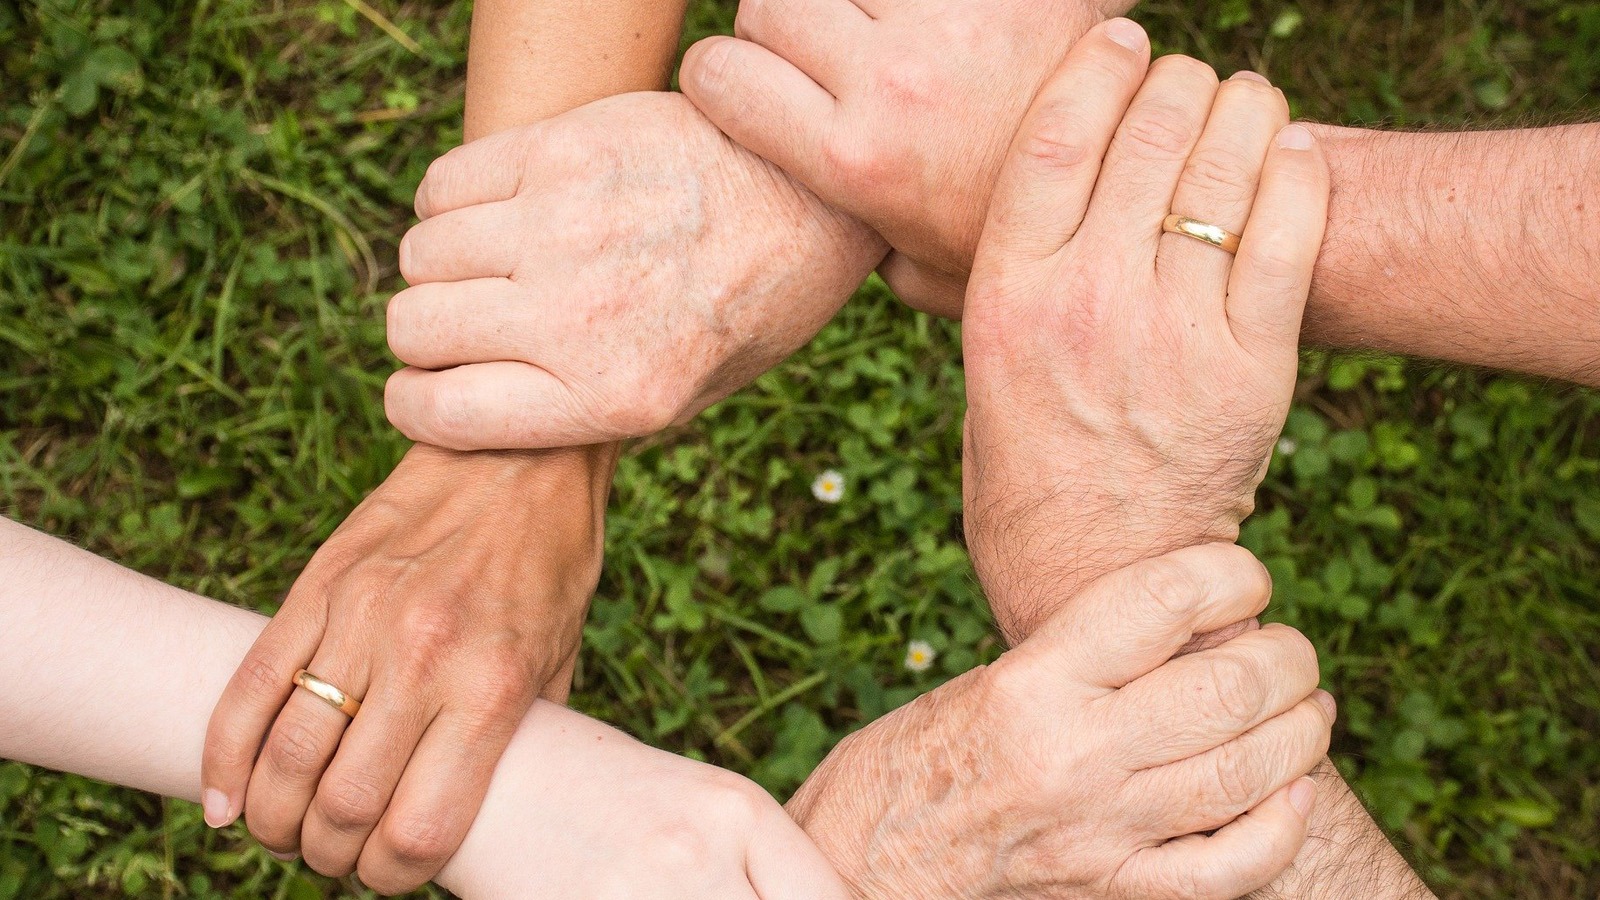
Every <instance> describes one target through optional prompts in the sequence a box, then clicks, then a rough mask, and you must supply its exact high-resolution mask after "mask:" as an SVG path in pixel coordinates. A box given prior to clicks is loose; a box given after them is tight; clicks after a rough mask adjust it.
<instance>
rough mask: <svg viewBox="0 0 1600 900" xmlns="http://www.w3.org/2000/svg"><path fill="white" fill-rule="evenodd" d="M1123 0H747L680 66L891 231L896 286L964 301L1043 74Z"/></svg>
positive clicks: (706, 93) (781, 158)
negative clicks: (1002, 178) (994, 200)
mask: <svg viewBox="0 0 1600 900" xmlns="http://www.w3.org/2000/svg"><path fill="white" fill-rule="evenodd" d="M1130 6H1132V4H1131V3H1128V2H1124V0H1107V2H1092V0H988V2H984V3H971V2H967V0H860V2H851V0H744V2H741V3H740V4H739V16H738V19H737V20H736V22H735V35H736V37H734V38H728V37H721V36H719V37H711V38H706V39H705V40H703V41H701V42H700V43H698V44H696V45H695V46H694V47H693V48H691V49H690V52H689V54H688V55H687V56H686V57H685V59H684V65H683V71H682V72H681V73H680V76H679V80H680V81H681V83H682V85H683V91H684V93H685V94H686V95H687V96H688V97H689V98H690V99H691V100H693V101H694V103H695V105H696V106H698V107H699V108H700V109H701V110H702V111H704V112H705V113H706V115H707V116H709V117H710V118H711V120H712V121H713V122H715V123H716V124H717V126H718V127H720V128H722V129H723V130H724V131H726V132H727V133H728V134H729V135H730V136H731V137H732V138H733V139H734V140H736V141H738V142H739V143H740V144H743V145H744V146H746V147H749V148H750V149H751V150H753V151H755V152H756V153H759V154H760V155H762V156H763V157H765V158H767V159H769V160H771V161H772V162H774V163H776V164H777V165H778V166H779V167H780V168H782V169H783V170H784V171H786V172H788V173H790V174H791V175H793V176H795V177H796V178H797V179H799V180H800V181H801V182H802V183H804V184H805V185H807V186H808V187H809V188H811V190H813V191H815V192H816V193H817V195H818V196H820V197H822V199H823V200H825V201H827V202H828V203H829V204H830V205H831V206H833V207H834V208H835V209H838V210H840V211H841V212H845V213H848V214H850V215H852V216H855V217H856V218H858V219H860V220H862V221H863V222H865V223H867V224H868V225H870V226H871V227H872V228H874V229H875V230H877V232H878V233H879V234H880V235H882V236H883V237H884V239H886V240H887V241H888V242H889V244H890V245H891V246H892V247H893V248H894V252H893V253H892V254H890V256H889V258H888V259H887V260H885V261H884V264H883V267H882V269H881V272H882V273H883V275H884V277H885V279H886V280H888V282H889V284H890V286H891V287H893V288H894V290H895V292H896V293H897V294H899V296H900V298H901V299H902V300H905V301H906V302H907V303H909V304H911V305H912V306H915V307H917V308H919V309H924V310H927V311H929V312H934V313H938V314H940V315H946V316H957V317H958V316H959V315H960V312H961V306H962V299H963V290H964V285H965V283H966V278H967V273H968V271H969V270H970V269H971V268H972V258H973V254H974V253H975V252H976V249H977V244H978V235H979V232H980V231H981V230H982V228H983V221H984V211H985V210H987V209H988V207H989V196H990V194H991V193H992V192H993V190H994V184H995V179H996V178H997V177H998V175H999V171H1000V166H1001V163H1002V162H1003V161H1004V159H1005V154H1006V149H1007V148H1008V147H1009V145H1010V143H1011V138H1012V135H1014V134H1015V133H1016V129H1017V125H1018V123H1019V122H1021V121H1022V116H1023V114H1024V113H1025V112H1026V111H1027V109H1028V104H1029V102H1030V101H1031V100H1032V99H1033V97H1034V95H1035V94H1036V93H1037V91H1038V89H1039V86H1040V84H1042V83H1043V82H1044V80H1045V78H1046V77H1047V76H1048V75H1049V74H1050V73H1051V72H1052V71H1053V70H1054V69H1055V68H1056V66H1057V65H1058V64H1059V63H1060V62H1061V60H1062V58H1063V57H1064V56H1065V55H1066V53H1067V50H1068V49H1069V48H1070V47H1071V46H1072V44H1073V42H1074V41H1076V40H1077V39H1078V38H1079V37H1080V36H1081V35H1082V34H1083V33H1084V32H1085V31H1087V30H1088V29H1089V28H1090V27H1091V26H1093V25H1095V24H1096V23H1098V22H1100V21H1101V20H1102V19H1104V18H1105V17H1106V16H1107V15H1111V14H1116V13H1121V12H1123V11H1126V10H1127V9H1128V8H1129V7H1130Z"/></svg>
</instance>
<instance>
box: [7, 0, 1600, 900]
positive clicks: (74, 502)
mask: <svg viewBox="0 0 1600 900" xmlns="http://www.w3.org/2000/svg"><path fill="white" fill-rule="evenodd" d="M692 6H693V9H692V12H691V17H690V29H689V31H690V34H689V39H693V38H694V37H698V36H701V35H704V34H707V33H711V32H716V31H727V30H728V29H729V28H730V26H731V22H732V17H733V4H732V3H720V2H713V0H696V2H694V3H693V4H692ZM363 7H365V9H366V10H368V11H369V12H370V13H371V15H369V14H367V12H363V11H362V10H363ZM469 12H470V9H469V6H468V5H467V4H448V3H418V2H403V3H402V2H396V0H374V2H373V4H372V5H371V6H370V7H368V6H365V4H360V3H356V2H355V0H267V2H260V0H257V2H245V0H188V2H156V0H124V2H117V3H113V2H110V0H21V2H18V0H0V48H3V49H0V513H3V514H5V515H8V516H11V517H13V518H16V519H19V520H21V521H23V522H25V523H27V524H29V525H32V526H35V527H38V528H42V529H44V530H46V531H49V532H51V533H54V534H57V535H61V536H63V537H66V538H68V539H70V540H72V541H75V542H78V543H81V544H83V545H85V546H88V547H90V548H91V549H93V550H95V551H97V552H99V553H102V554H104V555H106V556H109V557H111V558H113V559H115V560H117V561H119V562H122V563H124V564H127V565H130V566H133V567H136V568H138V569H140V570H141V571H144V572H147V573H149V574H151V575H153V576H156V577H159V578H162V579H165V580H168V581H171V582H174V583H177V584H180V585H182V586H184V587H187V588H191V589H194V590H197V591H200V592H203V593H206V594H209V595H212V596H215V597H219V598H222V599H225V600H227V601H229V602H233V603H237V604H241V605H245V606H250V607H253V608H256V609H260V610H263V611H268V612H270V611H271V610H273V609H274V608H275V603H276V601H277V600H278V598H280V597H281V596H282V595H283V593H284V591H285V590H286V589H287V588H288V586H289V584H290V583H291V582H292V580H293V578H294V576H295V574H296V573H297V572H298V571H299V569H300V568H301V566H302V565H303V564H304V563H305V561H306V560H307V559H308V558H309V556H310V554H311V552H312V551H313V550H314V549H315V547H316V546H317V545H318V543H319V542H320V541H321V540H322V539H323V538H325V537H326V536H327V534H328V533H329V532H331V531H332V529H333V528H334V526H335V525H336V524H337V523H338V522H339V521H340V519H341V518H342V517H343V516H344V515H345V514H346V513H347V512H348V511H349V510H350V509H351V508H352V507H353V506H354V505H355V503H356V502H357V500H358V499H359V498H360V497H361V496H362V495H363V494H364V493H365V492H366V491H368V490H370V489H371V488H372V487H373V486H374V485H376V484H377V483H378V482H379V481H380V480H381V479H382V477H383V475H384V474H385V473H386V472H387V471H388V470H389V468H390V467H391V466H392V465H393V463H394V462H395V461H396V460H397V459H398V457H399V455H400V454H401V452H402V451H403V449H404V443H403V441H402V440H401V439H400V438H399V437H398V436H397V435H396V434H394V433H393V432H392V431H391V430H390V429H389V428H388V426H387V425H386V423H385V422H384V419H383V414H382V409H381V403H380V388H381V385H382V382H383V379H384V377H385V376H386V375H387V374H388V372H389V371H390V370H391V368H392V366H393V362H392V360H391V359H390V358H389V356H388V355H387V352H386V350H385V347H384V340H383V321H382V311H383V303H384V300H385V299H386V297H387V296H388V294H389V293H391V292H393V291H394V290H396V289H397V288H398V287H399V286H400V280H399V277H398V275H397V274H396V271H395V265H394V248H395V244H396V242H397V241H398V239H399V237H400V235H401V234H402V233H403V232H404V230H405V228H406V227H407V226H408V225H409V224H410V222H411V212H410V200H411V194H412V191H413V189H414V188H415V186H416V183H417V181H418V180H419V179H420V178H421V176H422V173H423V171H424V169H425V167H426V165H427V163H428V162H429V161H430V160H431V159H432V158H433V157H435V156H436V155H438V154H439V153H441V152H443V151H444V150H446V149H447V148H449V147H451V146H453V145H454V144H456V143H457V142H458V141H459V138H460V116H461V95H462V84H463V76H464V59H465V38H466V31H467V22H468V16H469ZM1137 17H1138V18H1139V19H1140V20H1141V21H1143V22H1144V23H1145V24H1146V25H1147V26H1149V27H1150V29H1151V30H1152V32H1153V34H1154V36H1155V38H1156V43H1157V48H1158V50H1160V51H1180V52H1186V53H1192V54H1196V55H1198V56H1200V57H1202V58H1204V59H1206V60H1208V61H1210V62H1212V63H1213V64H1215V65H1216V66H1217V67H1218V68H1219V69H1220V70H1221V71H1222V72H1223V73H1224V74H1227V73H1229V72H1231V71H1233V70H1235V69H1238V68H1241V67H1246V66H1249V67H1253V68H1256V69H1258V70H1260V71H1263V72H1264V73H1266V74H1268V75H1269V76H1270V77H1272V78H1273V79H1274V80H1275V81H1276V82H1277V83H1278V84H1279V85H1281V86H1282V87H1284V88H1285V90H1286V91H1287V92H1288V94H1289V96H1290V98H1291V100H1292V102H1293V103H1294V105H1295V107H1296V111H1297V112H1298V113H1299V114H1301V115H1304V116H1307V117H1312V118H1317V119H1321V120H1325V121H1340V122H1384V123H1388V124H1394V125H1404V126H1424V125H1451V124H1459V123H1463V122H1471V123H1474V124H1478V125H1490V124H1495V123H1500V124H1505V123H1510V122H1522V121H1528V120H1533V121H1551V120H1572V119H1576V118H1595V117H1597V114H1600V99H1597V93H1596V92H1597V89H1600V2H1558V0H1524V2H1510V0H1505V2H1497V0H1434V2H1415V0H1409V2H1408V0H1367V2H1358V0H1305V2H1300V3H1291V2H1285V0H1227V2H1194V3H1190V2H1178V0H1170V2H1158V3H1150V4H1147V5H1146V6H1144V7H1142V8H1141V9H1140V11H1139V12H1138V13H1137ZM380 20H381V21H380ZM401 38H403V40H402V39H401ZM958 347H959V339H958V332H957V330H956V328H955V327H953V326H951V325H949V324H947V323H941V322H937V321H933V320H929V319H926V318H923V317H921V316H918V315H915V314H912V313H910V312H907V311H905V310H903V309H901V308H899V307H897V306H896V305H895V304H893V303H892V302H890V301H889V298H888V294H887V292H886V291H885V290H883V289H882V288H881V286H876V285H875V284H869V285H868V286H867V287H865V288H863V290H862V291H861V294H860V296H858V297H857V298H856V300H855V301H854V302H852V303H851V305H850V306H849V307H848V308H847V309H846V311H845V313H844V314H843V315H842V316H841V317H840V318H839V320H838V321H836V322H835V323H834V324H833V325H831V326H829V328H828V329H827V330H826V331H825V332H824V333H823V334H822V335H821V336H820V337H819V338H818V339H817V340H816V341H815V342H814V343H813V344H812V345H811V346H809V347H808V348H806V349H805V350H803V351H801V352H800V353H799V354H798V355H797V356H796V357H795V358H794V359H793V360H791V361H790V362H789V363H787V364H786V365H784V366H783V367H782V368H780V369H779V370H777V371H776V372H774V373H771V374H769V375H767V376H765V377H763V378H762V379H761V380H760V381H759V382H758V383H757V384H756V385H755V386H754V387H753V388H752V389H750V390H748V391H746V392H744V393H742V394H740V395H739V396H738V397H736V398H734V399H732V400H730V401H728V402H726V403H723V404H721V405H720V406H718V407H716V408H714V409H713V410H712V411H710V412H709V413H708V414H706V415H704V416H702V417H701V418H700V419H698V420H697V421H696V422H694V423H693V424H691V425H689V426H687V427H685V428H681V429H678V430H675V431H673V432H671V433H669V434H667V435H664V436H662V437H660V438H657V439H654V440H651V441H647V442H644V443H642V444H640V445H639V446H637V447H636V448H635V450H634V451H633V452H632V453H630V454H629V455H628V457H627V458H626V459H625V460H624V462H623V464H622V467H621V472H620V475H619V478H618V482H617V488H616V491H615V494H614V497H613V501H612V505H611V509H612V512H611V516H610V528H609V541H608V551H609V564H608V567H607V570H606V574H605V577H604V579H603V581H602V584H601V588H600V593H599V597H598V598H597V600H596V603H595V610H594V614H593V617H592V619H591V624H590V627H589V629H588V632H587V635H586V637H587V649H586V651H585V654H584V656H583V663H582V667H581V669H580V673H579V676H578V689H577V693H576V695H575V704H576V705H577V706H579V707H580V708H582V709H584V710H585V711H587V712H590V713H593V714H595V715H598V716H600V717H602V718H605V719H607V720H609V721H613V722H616V723H618V724H619V725H621V726H623V727H624V728H627V729H629V730H630V731H632V732H633V733H635V734H637V735H639V736H641V737H643V738H645V739H646V740H648V741H650V742H652V743H654V744H657V745H659V746H662V747H666V748H669V749H672V750H675V751H679V752H685V753H689V754H691V755H695V756H697V757H700V758H704V759H708V760H712V761H714V762H717V763H719V764H723V765H727V766H730V767H733V768H735V769H738V770H740V771H743V772H746V773H749V774H751V775H752V776H754V777H755V778H757V779H758V780H760V781H761V782H762V783H763V784H765V785H767V786H768V787H769V788H771V789H772V790H773V791H775V792H776V793H778V794H779V795H780V796H786V795H787V792H788V791H790V790H792V788H793V787H794V786H795V785H796V784H797V783H798V782H799V780H800V779H801V778H802V777H803V776H804V775H805V773H806V772H807V771H809V770H810V768H811V767H812V766H813V765H814V764H815V763H816V762H817V760H818V759H820V758H821V756H822V754H823V753H824V752H826V750H827V749H828V747H830V746H831V744H832V743H833V742H834V741H836V740H837V739H838V738H839V737H840V736H841V735H843V734H844V733H846V732H848V731H849V730H850V729H852V728H855V727H858V726H859V725H860V724H861V723H863V722H865V721H868V720H870V719H871V718H873V717H875V716H877V715H880V714H882V713H883V712H885V711H887V710H889V709H891V708H893V707H894V706H895V705H897V704H899V703H902V702H904V701H905V700H907V699H909V698H910V697H912V696H914V695H915V694H916V693H918V692H921V691H924V690H927V689H928V688H931V687H933V686H935V685H936V684H938V683H939V682H940V681H942V680H943V679H945V678H948V677H950V676H952V675H954V674H956V673H959V672H961V671H963V670H964V669H966V668H968V667H970V666H972V665H974V664H976V663H979V662H982V661H985V660H987V659H990V658H992V657H993V656H994V655H995V654H996V653H997V652H998V650H999V647H998V644H997V642H996V639H995V637H994V631H993V629H992V628H991V627H990V623H989V619H988V616H987V613H986V611H985V607H984V605H983V602H982V600H981V597H980V596H979V594H978V592H977V590H976V586H975V583H974V581H973V579H972V576H971V572H970V569H969V567H968V564H967V561H966V557H965V552H964V550H963V549H962V545H961V542H960V524H959V518H958V514H959V499H960V474H959V467H958V465H957V460H958V457H959V439H960V422H961V404H960V398H961V396H962V379H961V370H960V366H959V359H958V355H957V351H958ZM1288 438H1289V442H1288V443H1286V444H1283V445H1281V449H1282V450H1288V451H1292V452H1288V453H1280V454H1279V456H1278V458H1276V459H1275V460H1274V465H1273V470H1272V473H1271V475H1270V477H1269V478H1268V481H1267V483H1266V485H1265V487H1264V488H1263V491H1262V501H1263V509H1262V512H1261V513H1260V514H1258V516H1257V517H1256V518H1254V519H1253V520H1252V521H1251V522H1250V523H1249V524H1248V525H1247V527H1246V541H1247V543H1248V544H1249V545H1250V546H1251V547H1252V548H1253V549H1255V550H1256V551H1257V552H1259V553H1261V554H1262V555H1263V557H1264V558H1265V559H1267V560H1268V561H1269V564H1270V565H1271V566H1272V568H1273V571H1274V573H1275V574H1276V576H1277V584H1278V586H1279V592H1278V598H1277V600H1276V602H1275V605H1274V609H1273V611H1272V613H1271V615H1272V617H1274V618H1277V619H1280V620H1283V621H1287V622H1291V623H1293V624H1295V625H1296V626H1298V627H1300V628H1302V629H1303V630H1305V632H1306V633H1307V634H1308V635H1310V636H1311V638H1312V639H1313V640H1314V641H1315V642H1316V643H1317V644H1318V645H1319V646H1320V647H1321V649H1322V653H1323V666H1324V672H1325V678H1326V684H1327V686H1328V687H1329V688H1330V689H1331V690H1333V691H1334V693H1335V694H1336V695H1337V696H1338V697H1339V698H1340V700H1341V703H1342V708H1341V722H1340V724H1339V727H1338V732H1337V734H1336V742H1335V749H1336V755H1337V757H1338V759H1339V762H1340V764H1341V766H1342V767H1343V768H1344V769H1345V771H1346V772H1347V773H1348V774H1350V775H1351V777H1352V778H1353V780H1354V782H1355V784H1356V785H1357V787H1358V788H1359V789H1360V790H1362V791H1363V792H1364V794H1365V795H1366V796H1367V798H1368V799H1369V801H1370V802H1371V803H1372V805H1373V808H1374V810H1375V812H1376V814H1377V815H1378V816H1379V818H1380V820H1381V821H1382V822H1383V823H1384V825H1385V826H1386V827H1387V828H1388V829H1389V830H1390V832H1391V833H1392V834H1394V835H1395V836H1396V837H1397V838H1398V839H1399V840H1400V841H1402V842H1403V843H1404V844H1405V846H1406V849H1407V852H1408V854H1409V855H1410V856H1411V857H1412V858H1413V859H1414V860H1415V861H1416V863H1417V865H1418V866H1419V867H1420V868H1421V869H1422V871H1423V872H1424V873H1425V874H1426V876H1427V877H1428V878H1429V880H1430V881H1431V882H1432V883H1433V884H1434V885H1435V886H1436V887H1437V888H1438V889H1439V890H1440V891H1441V892H1443V893H1444V894H1446V895H1450V896H1461V897H1510V896H1524V897H1569V896H1570V897H1595V896H1597V895H1600V742H1597V740H1596V736H1597V735H1600V587H1597V583H1600V397H1597V396H1596V395H1594V394H1593V393H1586V392H1582V391H1577V390H1573V389H1570V388H1566V387H1563V386H1559V385H1551V384H1541V383H1535V382H1530V381H1525V380H1517V379H1508V378H1500V377H1492V376H1486V375H1482V374H1478V373H1473V372H1467V371H1463V370H1457V369H1447V368H1439V367H1435V366H1432V365H1428V364H1422V363H1412V362H1407V363H1402V362H1399V361H1396V360H1391V359H1381V358H1347V357H1332V358H1330V357H1327V356H1324V355H1321V354H1308V355H1307V357H1306V360H1305V365H1304V372H1303V379H1302V385H1301V391H1300V401H1299V403H1298V404H1297V407H1296V409H1295V411H1294V414H1293V416H1292V418H1291V420H1290V424H1289V429H1288ZM829 468H833V469H838V470H839V471H841V472H843V473H844V474H845V476H846V478H847V479H848V485H847V489H846V496H845V499H844V501H843V502H842V503H840V504H839V505H837V506H827V505H823V504H820V503H818V502H817V501H816V500H815V499H813V498H812V496H811V493H810V484H811V481H812V479H813V478H814V477H815V475H816V474H817V473H819V472H821V471H823V470H824V469H829ZM912 639H921V640H926V641H928V642H929V643H931V644H932V646H933V647H934V648H936V649H937V650H938V652H939V657H938V660H937V662H936V663H935V665H934V667H933V668H932V670H930V671H929V672H927V673H925V674H921V675H918V674H914V673H911V672H909V671H907V670H906V668H905V667H904V655H905V651H906V645H907V642H908V641H910V640H912ZM3 641H4V626H3V623H0V652H3ZM0 727H4V725H3V723H0ZM219 895H221V896H238V897H274V898H279V897H283V898H294V900H300V898H314V897H353V896H361V895H362V892H361V890H360V888H359V886H357V885H355V884H354V883H353V882H335V881H330V880H326V879H322V878H319V877H317V876H315V875H313V874H311V873H309V871H308V870H306V869H304V868H303V867H299V866H294V865H290V866H285V865H282V864H279V863H277V862H275V861H273V860H271V859H270V858H269V857H268V856H266V854H265V853H264V852H262V851H260V850H259V849H258V848H256V847H254V846H253V844H252V843H251V842H250V841H249V839H248V837H247V835H246V834H245V832H244V831H243V830H242V829H240V828H237V827H236V828H234V829H230V830H228V831H225V832H222V833H220V834H218V833H212V832H210V831H208V830H207V829H206V828H205V827H204V825H203V824H202V822H201V818H200V812H199V810H198V808H197V807H194V806H192V805H190V804H186V803H179V802H166V801H163V800H160V799H158V798H154V797H151V796H148V795H144V794H139V793H135V792H131V791H126V790H121V789H117V788H111V787H107V786H104V785H100V784H97V783H93V782H89V781H86V780H83V779H79V778H73V777H66V776H61V775H56V774H53V773H46V772H41V771H38V770H33V769H30V768H27V767H25V766H21V765H19V764H15V763H4V762H0V900H10V898H13V897H26V898H65V897H71V898H79V897H118V896H130V897H157V896H159V897H182V896H219Z"/></svg>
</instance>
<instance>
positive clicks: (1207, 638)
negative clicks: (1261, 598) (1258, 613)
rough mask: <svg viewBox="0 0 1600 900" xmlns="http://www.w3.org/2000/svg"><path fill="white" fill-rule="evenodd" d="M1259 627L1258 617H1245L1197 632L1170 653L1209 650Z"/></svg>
mask: <svg viewBox="0 0 1600 900" xmlns="http://www.w3.org/2000/svg"><path fill="white" fill-rule="evenodd" d="M1260 627H1261V620H1260V619H1255V618H1250V619H1245V620H1244V621H1242V622H1235V623H1233V624H1232V625H1229V626H1228V627H1226V628H1220V629H1218V630H1216V631H1208V632H1206V633H1205V634H1197V635H1195V636H1194V637H1193V638H1190V639H1189V643H1187V644H1184V645H1183V646H1182V647H1179V648H1178V652H1176V653H1174V654H1172V655H1173V656H1187V655H1189V654H1190V653H1199V652H1200V651H1201V650H1210V649H1211V648H1212V647H1220V646H1222V645H1223V644H1226V643H1227V642H1229V641H1231V640H1233V639H1234V638H1236V637H1238V636H1239V635H1241V634H1244V633H1245V632H1246V631H1255V630H1256V629H1257V628H1260Z"/></svg>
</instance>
